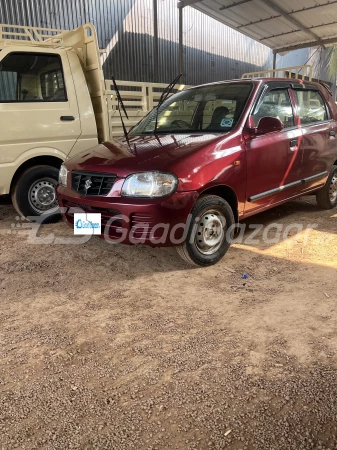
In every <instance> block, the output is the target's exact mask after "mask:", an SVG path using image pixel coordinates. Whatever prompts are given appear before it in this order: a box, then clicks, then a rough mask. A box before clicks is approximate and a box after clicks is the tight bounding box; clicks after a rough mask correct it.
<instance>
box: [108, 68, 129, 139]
mask: <svg viewBox="0 0 337 450" xmlns="http://www.w3.org/2000/svg"><path fill="white" fill-rule="evenodd" d="M111 79H112V83H113V85H114V89H115V92H116V97H117V109H118V112H119V116H120V118H121V122H122V127H123V132H124V136H125V139H126V142H127V143H128V146H129V147H130V142H129V137H128V132H127V130H126V126H125V123H124V120H123V116H122V111H121V108H122V110H123V112H124V114H125V117H126V118H127V119H128V120H129V116H128V114H127V112H126V109H125V106H124V103H123V100H122V97H121V94H120V92H119V89H118V87H117V83H116V80H115V78H114V77H111Z"/></svg>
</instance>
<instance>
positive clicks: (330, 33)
mask: <svg viewBox="0 0 337 450" xmlns="http://www.w3.org/2000/svg"><path fill="white" fill-rule="evenodd" d="M188 5H190V6H192V7H193V8H196V9H198V10H199V11H201V12H203V13H205V14H207V15H208V16H211V17H213V18H214V19H216V20H218V21H220V22H222V23H224V24H225V25H228V26H229V27H231V28H234V29H235V30H237V31H240V32H241V33H243V34H245V35H247V36H249V37H251V38H253V39H255V40H257V41H259V42H261V43H263V44H265V45H266V46H268V47H270V48H272V49H273V50H274V51H276V52H278V53H282V52H287V51H290V50H296V49H299V48H305V47H316V46H326V45H331V44H335V43H337V0H330V1H328V0H296V1H294V0H181V1H180V2H179V3H178V6H181V7H184V6H188ZM219 38H221V36H219Z"/></svg>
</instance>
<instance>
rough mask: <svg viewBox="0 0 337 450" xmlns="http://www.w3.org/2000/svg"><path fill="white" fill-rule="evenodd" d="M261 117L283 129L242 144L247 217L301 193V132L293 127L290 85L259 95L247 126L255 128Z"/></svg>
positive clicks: (271, 87) (274, 88)
mask: <svg viewBox="0 0 337 450" xmlns="http://www.w3.org/2000/svg"><path fill="white" fill-rule="evenodd" d="M262 117H277V118H278V119H280V120H281V122H283V124H284V129H283V130H282V131H278V132H274V133H268V134H265V135H261V136H253V137H252V138H250V139H249V140H248V141H247V143H246V154H247V196H246V198H247V201H246V206H245V213H248V214H249V213H251V212H253V211H258V210H259V209H261V210H262V209H263V208H265V207H268V206H269V205H272V204H275V203H277V202H278V201H282V200H284V199H286V198H290V197H291V196H292V195H295V194H296V193H298V192H299V191H300V189H301V187H300V185H301V167H302V150H301V136H302V130H301V128H300V127H298V126H297V125H295V117H294V104H293V103H292V101H291V97H290V85H289V86H287V85H284V87H278V86H276V87H273V85H271V86H270V87H269V88H268V89H267V90H266V92H265V93H264V94H262V96H261V97H260V99H259V100H258V102H257V104H256V106H255V108H254V110H253V114H252V116H251V117H250V119H249V120H250V122H251V125H252V126H254V127H257V125H258V123H259V121H260V120H261V118H262Z"/></svg>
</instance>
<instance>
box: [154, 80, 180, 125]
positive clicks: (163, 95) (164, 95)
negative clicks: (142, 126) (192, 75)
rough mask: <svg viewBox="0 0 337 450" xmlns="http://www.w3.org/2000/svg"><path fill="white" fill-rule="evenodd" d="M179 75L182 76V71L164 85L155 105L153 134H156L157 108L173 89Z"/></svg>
mask: <svg viewBox="0 0 337 450" xmlns="http://www.w3.org/2000/svg"><path fill="white" fill-rule="evenodd" d="M181 76H182V73H180V74H179V75H178V76H176V77H175V79H174V80H173V81H172V83H170V84H169V85H168V86H166V88H165V89H164V90H163V92H162V94H161V96H160V99H159V102H158V105H157V106H156V122H155V125H154V130H153V132H154V134H156V132H157V126H158V115H159V108H160V107H161V105H162V104H163V103H164V101H165V100H166V99H167V97H168V96H169V95H170V94H171V92H172V90H173V89H174V86H175V85H176V84H177V83H178V81H179V80H180V78H181Z"/></svg>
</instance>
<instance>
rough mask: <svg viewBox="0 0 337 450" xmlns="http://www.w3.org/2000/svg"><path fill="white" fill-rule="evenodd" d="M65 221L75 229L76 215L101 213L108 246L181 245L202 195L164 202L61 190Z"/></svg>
mask: <svg viewBox="0 0 337 450" xmlns="http://www.w3.org/2000/svg"><path fill="white" fill-rule="evenodd" d="M57 194H58V201H59V205H60V207H61V211H62V216H63V219H64V220H65V221H66V223H67V224H68V225H69V226H71V227H73V226H74V213H76V212H84V213H100V214H101V218H102V229H101V237H104V238H105V239H106V240H108V241H109V242H113V243H122V244H145V245H150V246H152V247H157V246H174V245H179V244H181V243H182V242H183V241H184V240H185V238H186V233H187V226H186V224H187V225H188V224H189V220H190V212H191V210H192V207H193V205H194V203H195V201H196V199H197V198H198V196H199V194H198V192H195V191H188V192H175V193H174V194H172V195H170V196H169V197H165V198H157V199H155V198H151V199H148V198H146V199H145V198H129V197H95V196H81V195H79V194H78V193H77V192H75V191H73V190H72V189H70V188H68V187H63V186H58V188H57Z"/></svg>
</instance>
